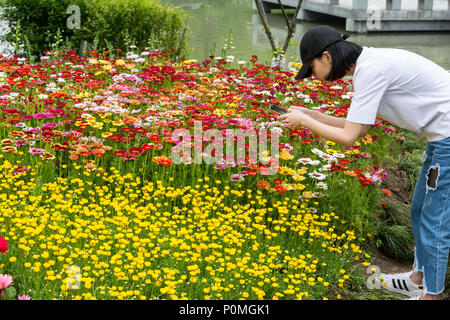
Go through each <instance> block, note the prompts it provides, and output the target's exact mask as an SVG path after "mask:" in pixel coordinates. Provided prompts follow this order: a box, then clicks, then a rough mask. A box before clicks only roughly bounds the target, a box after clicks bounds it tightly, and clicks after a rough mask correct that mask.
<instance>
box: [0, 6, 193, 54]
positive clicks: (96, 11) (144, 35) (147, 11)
mask: <svg viewBox="0 0 450 320" xmlns="http://www.w3.org/2000/svg"><path fill="white" fill-rule="evenodd" d="M1 5H2V10H3V12H2V18H3V19H5V20H6V21H7V22H8V24H9V27H10V29H11V30H10V32H9V33H7V34H6V35H5V36H4V40H6V41H9V42H11V43H17V35H18V34H20V35H21V43H22V46H25V45H26V46H27V49H26V51H28V52H30V53H31V54H32V55H39V54H41V53H42V52H43V51H45V50H55V49H57V48H59V47H60V46H61V45H63V44H65V45H69V46H70V48H67V49H73V50H81V49H83V46H84V47H87V49H88V50H89V49H97V50H101V49H110V48H116V49H121V50H127V49H129V48H128V47H127V45H126V44H128V46H130V45H131V44H132V45H135V46H137V48H139V50H143V49H145V48H146V47H152V49H159V50H168V49H173V52H172V56H179V55H183V54H184V52H185V46H186V44H185V37H184V34H185V31H186V26H185V23H184V20H185V18H186V15H185V13H184V12H183V11H182V10H181V9H180V8H174V7H164V6H162V5H161V4H160V2H159V1H157V0H144V1H141V0H90V1H88V0H1ZM69 6H78V7H79V8H80V15H79V17H80V22H81V23H80V26H79V27H78V26H76V25H75V26H74V25H70V21H72V20H73V17H74V15H76V14H77V12H75V11H71V10H68V9H69ZM25 39H28V44H26V43H25ZM95 41H97V43H95V46H96V47H97V48H94V47H95V46H94V42H95ZM86 43H87V44H88V45H86ZM149 44H150V46H149ZM16 47H17V46H16ZM15 53H17V52H15ZM22 53H23V52H22Z"/></svg>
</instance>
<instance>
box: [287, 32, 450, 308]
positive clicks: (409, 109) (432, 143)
mask: <svg viewBox="0 0 450 320" xmlns="http://www.w3.org/2000/svg"><path fill="white" fill-rule="evenodd" d="M347 37H348V35H341V34H339V33H338V32H337V31H336V30H335V29H333V28H331V27H329V26H318V27H315V28H313V29H311V30H309V31H308V32H307V33H306V34H305V35H304V36H303V38H302V40H301V43H300V55H301V58H302V61H303V65H302V67H301V69H300V71H299V72H298V74H297V76H296V79H303V78H306V77H309V76H310V75H313V76H314V77H315V78H317V79H319V80H322V81H335V80H337V79H340V78H342V77H344V76H346V75H352V76H353V90H354V96H353V98H352V102H351V105H350V108H349V110H348V114H347V117H346V118H339V117H333V116H328V115H325V114H322V113H320V112H317V111H313V110H309V109H307V108H299V107H291V108H289V110H288V113H286V114H284V115H282V116H280V117H279V119H280V120H281V121H283V122H284V123H285V124H286V125H287V126H288V127H292V128H294V127H299V126H303V127H307V128H309V129H310V130H312V131H314V132H315V133H317V134H319V135H321V136H322V137H324V138H326V139H328V140H332V141H335V142H337V143H340V144H342V145H344V146H348V147H350V146H352V145H353V144H354V142H355V140H356V139H357V138H358V137H360V136H364V135H365V134H366V133H367V131H368V129H369V127H370V125H372V124H374V123H375V119H376V117H377V116H379V117H381V118H383V119H385V120H387V121H389V122H391V123H392V124H393V125H395V126H397V127H400V128H403V129H406V130H409V131H412V132H414V133H416V134H418V135H420V136H422V137H424V138H425V139H426V140H427V147H426V151H425V152H424V158H423V164H422V168H421V172H420V176H419V180H418V182H417V185H416V188H415V191H414V196H413V200H412V204H411V221H412V229H413V234H414V241H415V261H414V266H413V270H412V271H411V272H407V273H402V274H390V275H383V276H384V279H383V287H384V288H386V289H388V290H391V291H395V292H400V293H403V294H406V295H408V296H410V297H412V299H418V300H425V299H439V295H440V294H441V293H442V291H443V290H444V282H445V276H446V270H447V263H448V258H449V247H450V73H449V72H447V71H446V70H445V69H443V68H442V67H440V66H439V65H437V64H435V63H434V62H432V61H430V60H428V59H426V58H424V57H422V56H420V55H417V54H415V53H412V52H409V51H406V50H401V49H390V48H372V47H365V46H364V47H361V46H359V45H357V44H355V43H352V42H349V41H346V39H347Z"/></svg>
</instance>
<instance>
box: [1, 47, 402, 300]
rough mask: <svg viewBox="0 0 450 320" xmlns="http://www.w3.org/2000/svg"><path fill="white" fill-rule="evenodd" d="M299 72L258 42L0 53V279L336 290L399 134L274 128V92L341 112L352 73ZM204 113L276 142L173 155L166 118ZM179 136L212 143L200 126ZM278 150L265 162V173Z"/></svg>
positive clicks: (278, 99) (137, 287) (386, 127)
mask: <svg viewBox="0 0 450 320" xmlns="http://www.w3.org/2000/svg"><path fill="white" fill-rule="evenodd" d="M293 75H294V73H293V72H281V71H279V70H278V69H276V68H270V67H268V66H265V65H261V64H258V63H257V58H256V57H252V59H251V61H250V62H249V63H246V62H242V61H240V62H239V63H238V64H237V66H236V67H233V62H232V61H231V60H230V59H227V60H225V59H222V58H214V57H211V60H206V61H203V62H200V63H199V62H197V61H195V60H186V61H182V62H175V61H171V60H169V59H168V58H167V56H166V53H164V52H159V51H151V52H150V51H144V52H142V53H141V54H136V53H128V54H126V55H124V56H123V57H112V56H109V55H108V53H107V52H103V53H97V52H90V53H89V56H88V57H85V58H80V57H78V56H77V55H76V54H75V53H74V52H70V51H66V52H57V53H53V52H47V55H46V56H44V57H43V59H42V62H41V63H40V64H37V65H29V64H27V61H24V60H21V59H18V58H17V57H15V58H6V57H3V58H1V60H0V104H1V105H2V113H1V120H0V124H1V125H2V128H1V129H0V135H1V143H2V153H1V155H0V156H1V159H0V163H1V164H0V171H1V175H0V197H1V203H0V223H1V224H0V236H1V237H3V238H4V239H6V240H5V241H7V242H8V243H9V250H4V252H3V253H1V254H0V259H2V260H0V274H4V275H5V276H6V275H8V274H10V275H13V277H12V279H11V281H13V283H9V284H8V286H6V285H5V288H0V291H1V290H6V287H12V286H14V288H15V289H16V291H17V293H18V294H20V295H28V296H30V297H31V298H33V299H53V298H57V299H66V298H71V299H241V298H242V299H327V298H331V299H335V298H340V295H341V293H342V292H344V291H343V290H345V288H346V287H347V283H348V282H349V279H351V277H352V276H353V275H355V274H357V273H358V272H359V271H358V270H357V269H355V267H354V266H353V264H354V262H355V261H357V262H358V263H362V264H363V266H368V265H370V260H371V257H370V255H368V254H367V253H365V252H363V250H362V247H363V246H364V243H365V242H366V240H367V239H369V238H371V237H372V234H373V233H374V232H376V230H375V229H374V223H373V220H374V219H376V218H375V217H374V215H375V211H376V210H377V208H379V206H380V201H381V199H382V195H383V193H382V192H381V191H380V190H379V182H380V181H382V180H383V179H384V177H385V174H386V173H385V172H384V170H383V169H382V168H381V167H380V163H381V161H382V160H383V159H384V157H385V155H386V154H387V153H388V152H389V150H390V148H391V146H392V142H393V141H395V138H397V139H401V137H399V136H397V135H396V132H397V130H396V129H395V128H394V127H392V126H391V125H390V124H389V123H386V122H384V121H382V120H381V119H380V120H379V121H377V123H376V124H375V125H374V126H373V127H372V129H371V130H370V134H368V135H366V136H365V137H363V138H362V139H360V140H359V141H358V142H356V143H355V145H354V146H353V147H352V148H344V147H342V146H339V145H336V144H335V143H333V142H331V141H327V140H325V139H321V138H320V137H319V136H317V135H315V134H314V133H313V132H311V131H309V130H308V129H307V128H300V129H295V130H290V129H287V128H285V127H283V125H282V123H280V122H278V121H277V119H276V117H277V116H276V115H275V114H274V113H271V112H270V111H269V108H268V107H269V106H270V105H271V104H274V103H276V104H279V105H282V106H289V105H297V106H304V107H307V108H313V109H317V110H320V111H321V112H325V113H327V114H333V115H339V116H345V115H346V112H347V109H348V107H349V104H350V101H351V96H352V92H351V90H350V89H349V88H350V85H351V82H349V83H347V82H344V81H337V82H335V83H332V84H325V83H321V82H320V81H317V80H314V81H311V80H307V81H305V82H297V81H295V79H294V78H293ZM199 123H200V127H201V129H202V130H203V132H205V131H207V130H211V129H216V130H218V132H220V133H221V134H222V135H223V137H226V135H227V132H230V130H231V131H232V130H237V129H241V130H254V131H253V132H261V131H262V130H263V129H267V130H272V131H271V132H276V133H279V134H280V144H279V148H280V152H279V155H276V154H273V153H272V154H271V152H270V151H269V152H264V154H263V156H262V157H260V160H261V159H262V160H264V161H258V162H257V163H249V162H248V161H247V162H245V163H243V164H242V163H239V162H238V161H237V159H235V158H233V159H229V158H227V159H225V158H223V159H219V160H220V161H217V162H215V163H213V164H211V163H209V164H208V163H205V162H204V161H203V162H201V163H195V162H193V161H192V158H190V157H188V159H189V160H191V161H186V162H182V163H180V164H176V163H174V161H173V158H172V154H173V150H174V147H176V146H178V144H179V141H178V140H176V139H174V135H173V134H174V132H175V131H176V130H180V129H183V130H186V131H188V132H191V133H192V132H194V131H195V126H196V125H198V124H199ZM215 132H217V131H215ZM201 138H202V137H201ZM269 140H270V139H269ZM190 142H191V145H192V146H194V149H195V147H197V149H196V150H197V151H198V150H200V151H199V152H200V154H202V153H205V152H206V151H207V148H208V144H207V143H204V140H200V143H198V140H195V135H194V138H193V140H192V141H190ZM188 144H189V143H188ZM243 146H244V149H245V150H246V151H250V149H251V147H252V145H251V143H244V145H243ZM246 155H247V153H246ZM249 157H250V153H248V155H247V156H246V160H248V158H249ZM273 163H276V164H277V171H276V174H272V175H268V174H264V169H265V168H267V167H268V166H269V164H273ZM385 193H386V192H385ZM1 239H2V238H0V240H1ZM10 295H11V294H10ZM21 298H23V297H21Z"/></svg>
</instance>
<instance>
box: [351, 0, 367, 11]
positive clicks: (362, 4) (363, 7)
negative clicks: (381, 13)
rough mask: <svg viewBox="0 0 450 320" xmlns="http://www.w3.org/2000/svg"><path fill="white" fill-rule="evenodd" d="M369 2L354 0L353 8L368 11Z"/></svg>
mask: <svg viewBox="0 0 450 320" xmlns="http://www.w3.org/2000/svg"><path fill="white" fill-rule="evenodd" d="M367 2H368V0H353V4H352V8H353V9H355V10H364V11H367Z"/></svg>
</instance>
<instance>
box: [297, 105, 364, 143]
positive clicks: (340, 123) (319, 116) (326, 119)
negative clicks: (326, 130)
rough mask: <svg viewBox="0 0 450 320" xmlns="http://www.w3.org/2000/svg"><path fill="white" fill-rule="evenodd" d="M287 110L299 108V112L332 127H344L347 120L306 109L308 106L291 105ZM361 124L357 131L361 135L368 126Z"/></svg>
mask: <svg viewBox="0 0 450 320" xmlns="http://www.w3.org/2000/svg"><path fill="white" fill-rule="evenodd" d="M289 110H291V111H294V110H300V111H301V112H303V113H305V114H307V115H308V116H310V117H311V118H313V119H314V120H317V121H319V122H320V123H323V124H326V125H328V126H332V127H338V128H344V127H345V123H346V122H347V120H346V119H345V118H341V117H334V116H329V115H326V114H324V113H322V112H319V111H316V110H311V109H308V108H301V107H291V108H289ZM361 126H362V127H361V131H360V133H359V136H360V137H363V136H365V135H366V134H367V132H368V131H369V128H370V126H369V125H368V124H363V125H361ZM308 128H309V127H308ZM309 129H310V130H312V129H311V128H309Z"/></svg>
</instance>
